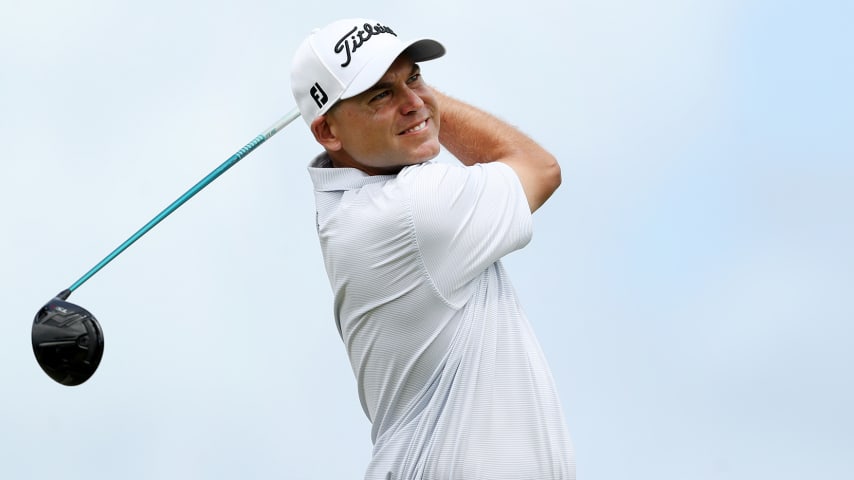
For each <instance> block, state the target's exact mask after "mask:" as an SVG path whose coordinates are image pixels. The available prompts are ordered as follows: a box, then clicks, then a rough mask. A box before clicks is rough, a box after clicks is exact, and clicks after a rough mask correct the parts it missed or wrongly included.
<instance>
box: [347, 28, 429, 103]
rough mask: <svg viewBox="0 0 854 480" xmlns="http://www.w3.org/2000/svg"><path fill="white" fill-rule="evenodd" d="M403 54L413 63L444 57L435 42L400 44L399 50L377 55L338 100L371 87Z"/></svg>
mask: <svg viewBox="0 0 854 480" xmlns="http://www.w3.org/2000/svg"><path fill="white" fill-rule="evenodd" d="M404 53H405V54H406V55H408V56H409V58H410V59H412V61H413V62H426V61H429V60H434V59H437V58H439V57H441V56H442V55H444V54H445V47H444V46H443V45H442V44H441V43H439V42H437V41H436V40H432V39H429V38H422V39H419V40H413V41H411V42H409V43H405V44H402V45H401V47H400V48H397V49H393V50H389V51H387V52H385V53H384V54H383V55H377V56H376V57H375V58H374V59H372V60H371V61H370V62H369V63H368V64H366V65H365V67H364V68H363V69H362V71H361V72H360V73H359V74H358V75H356V78H355V79H354V80H353V82H352V83H351V84H350V85H348V86H347V88H345V89H344V92H343V93H342V94H341V97H339V99H340V100H344V99H347V98H352V97H355V96H356V95H358V94H360V93H362V92H364V91H366V90H368V89H369V88H371V87H373V86H374V85H375V84H376V83H377V82H379V81H380V79H381V78H382V77H383V75H385V72H386V71H387V70H388V68H389V67H390V66H391V64H392V63H394V61H395V60H397V57H399V56H400V55H401V54H404Z"/></svg>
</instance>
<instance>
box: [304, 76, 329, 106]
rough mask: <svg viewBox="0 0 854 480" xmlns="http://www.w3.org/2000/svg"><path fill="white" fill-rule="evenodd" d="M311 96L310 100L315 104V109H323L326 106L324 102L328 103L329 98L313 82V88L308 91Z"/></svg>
mask: <svg viewBox="0 0 854 480" xmlns="http://www.w3.org/2000/svg"><path fill="white" fill-rule="evenodd" d="M308 93H309V94H310V95H311V98H313V99H314V103H316V104H317V108H323V106H324V105H326V102H328V101H329V96H328V95H326V92H324V91H323V89H322V88H320V84H319V83H317V82H315V84H314V86H313V87H311V90H309V91H308Z"/></svg>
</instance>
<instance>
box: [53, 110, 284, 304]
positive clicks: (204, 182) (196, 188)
mask: <svg viewBox="0 0 854 480" xmlns="http://www.w3.org/2000/svg"><path fill="white" fill-rule="evenodd" d="M299 115H300V113H299V109H297V108H294V109H293V110H291V111H290V112H288V113H287V114H285V116H283V117H282V118H280V119H279V120H277V121H276V123H274V124H273V125H271V126H270V127H269V128H267V129H266V130H264V132H263V133H261V134H260V135H258V136H257V137H255V138H254V139H252V141H251V142H249V143H247V144H246V146H244V147H243V148H241V149H240V150H238V151H237V153H235V154H234V155H232V156H231V157H229V158H228V160H226V161H225V162H223V163H222V165H220V166H219V167H217V168H216V169H214V170H213V171H212V172H211V173H209V174H208V175H207V176H206V177H205V178H203V179H201V180H200V181H199V182H198V183H197V184H195V185H193V187H192V188H190V189H189V190H187V192H186V193H184V194H183V195H181V196H180V197H178V199H177V200H175V201H174V202H172V204H170V205H169V206H168V207H166V208H165V209H163V211H162V212H160V213H158V214H157V216H156V217H154V218H152V219H151V221H149V222H148V223H146V224H145V225H144V226H143V227H142V228H140V229H139V230H138V231H137V232H136V233H134V234H133V235H131V236H130V238H128V239H127V240H125V241H124V242H123V243H122V244H121V245H119V246H118V247H116V249H115V250H113V251H112V252H111V253H110V254H109V255H107V256H106V257H104V259H103V260H101V261H100V262H98V264H97V265H95V266H94V267H92V269H91V270H89V271H88V272H86V274H85V275H83V276H82V277H80V279H79V280H77V281H76V282H74V284H72V285H71V286H70V287H68V289H67V290H63V291H62V292H60V294H59V295H57V296H58V297H59V298H62V299H65V298H68V296H69V295H71V292H73V291H74V290H77V288H78V287H80V286H81V285H83V284H84V283H86V281H87V280H89V279H90V278H92V275H95V274H96V273H98V271H99V270H101V269H102V268H104V267H105V266H106V265H107V264H108V263H110V262H111V261H113V259H114V258H116V257H117V256H119V254H121V253H122V252H124V251H125V250H126V249H127V248H128V247H130V246H131V245H133V243H134V242H136V241H137V240H139V238H140V237H142V236H143V235H145V234H146V233H148V231H149V230H151V229H152V228H154V227H155V226H156V225H157V224H158V223H160V222H161V221H162V220H163V219H164V218H166V217H168V216H169V215H170V214H171V213H172V212H174V211H175V210H177V209H178V207H180V206H181V205H183V204H184V203H186V202H187V200H189V199H191V198H193V196H194V195H195V194H197V193H199V192H200V191H201V190H202V189H203V188H205V187H206V186H208V184H210V183H211V182H213V181H214V180H216V179H217V177H219V176H220V175H222V174H223V173H225V171H226V170H228V169H229V168H231V167H233V166H234V165H235V164H236V163H237V162H239V161H240V159H242V158H243V157H245V156H246V155H248V154H249V153H250V152H252V151H253V150H255V149H256V148H257V147H258V146H259V145H261V144H262V143H264V142H266V141H267V140H269V139H270V137H272V136H273V135H275V134H276V133H278V132H279V131H281V130H282V129H283V128H285V127H286V126H287V125H288V124H290V123H291V122H293V121H294V120H296V119H297V117H299Z"/></svg>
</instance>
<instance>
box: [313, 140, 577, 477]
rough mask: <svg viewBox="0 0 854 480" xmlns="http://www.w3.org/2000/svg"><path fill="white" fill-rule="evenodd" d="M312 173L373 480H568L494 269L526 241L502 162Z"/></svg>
mask: <svg viewBox="0 0 854 480" xmlns="http://www.w3.org/2000/svg"><path fill="white" fill-rule="evenodd" d="M330 167H331V164H330V161H329V158H328V156H327V155H325V154H323V155H320V156H319V157H317V158H316V159H315V160H314V161H313V162H312V164H311V165H310V166H309V174H310V175H311V178H312V181H313V183H314V190H315V200H316V206H317V231H318V236H319V239H320V245H321V251H322V253H323V258H324V262H325V266H326V271H327V274H328V276H329V281H330V284H331V287H332V291H333V295H334V307H333V308H334V315H335V321H336V323H337V326H338V330H339V333H340V335H341V338H342V340H343V342H344V346H345V348H346V350H347V355H348V357H349V359H350V363H351V365H352V369H353V374H354V375H355V377H356V380H357V385H358V392H359V398H360V400H361V403H362V408H363V409H364V411H365V414H366V415H367V416H368V418H369V419H370V421H371V423H372V440H373V443H374V450H373V457H372V459H371V462H370V464H369V466H368V471H367V473H366V475H365V478H366V479H370V480H374V479H377V480H387V479H394V480H410V479H441V480H450V479H466V480H471V479H513V480H523V479H537V480H547V479H574V478H575V465H574V457H573V452H572V447H571V444H570V439H569V435H568V433H567V429H566V424H565V421H564V418H563V414H562V411H561V406H560V403H559V400H558V396H557V392H556V388H555V385H554V381H553V378H552V375H551V373H550V371H549V368H548V365H547V363H546V359H545V357H544V355H543V352H542V350H541V348H540V346H539V344H538V342H537V340H536V338H535V336H534V332H533V330H532V328H531V326H530V324H529V323H528V320H527V319H526V317H525V314H524V312H523V311H522V309H521V307H520V305H519V302H518V301H517V298H516V293H515V292H514V289H513V286H512V285H511V283H510V280H509V278H508V277H507V273H506V272H505V270H504V268H503V267H502V265H501V262H500V259H501V257H503V256H504V255H507V254H508V253H510V252H512V251H514V250H517V249H520V248H522V247H524V246H525V245H526V244H527V243H528V242H529V241H530V239H531V235H532V221H531V213H530V209H529V207H528V203H527V201H526V198H525V194H524V192H523V190H522V186H521V183H520V182H519V179H518V177H517V176H516V175H515V173H514V172H513V170H512V169H511V168H510V167H509V166H507V165H505V164H502V163H500V162H493V163H487V164H478V165H475V166H471V167H466V166H463V165H460V164H459V163H455V164H450V163H440V162H427V163H424V164H420V165H415V166H410V167H406V168H404V169H403V170H402V171H401V172H400V173H399V174H397V175H377V176H369V175H367V174H365V173H363V172H361V171H359V170H357V169H352V168H330Z"/></svg>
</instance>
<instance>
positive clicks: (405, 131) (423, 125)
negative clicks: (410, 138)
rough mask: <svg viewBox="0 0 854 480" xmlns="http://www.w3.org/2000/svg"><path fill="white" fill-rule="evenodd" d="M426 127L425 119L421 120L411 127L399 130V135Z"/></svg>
mask: <svg viewBox="0 0 854 480" xmlns="http://www.w3.org/2000/svg"><path fill="white" fill-rule="evenodd" d="M425 128H427V120H424V121H422V122H421V123H419V124H418V125H415V126H414V127H412V128H407V129H406V130H404V131H402V132H400V135H406V134H407V133H415V132H419V131H421V130H424V129H425Z"/></svg>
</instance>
